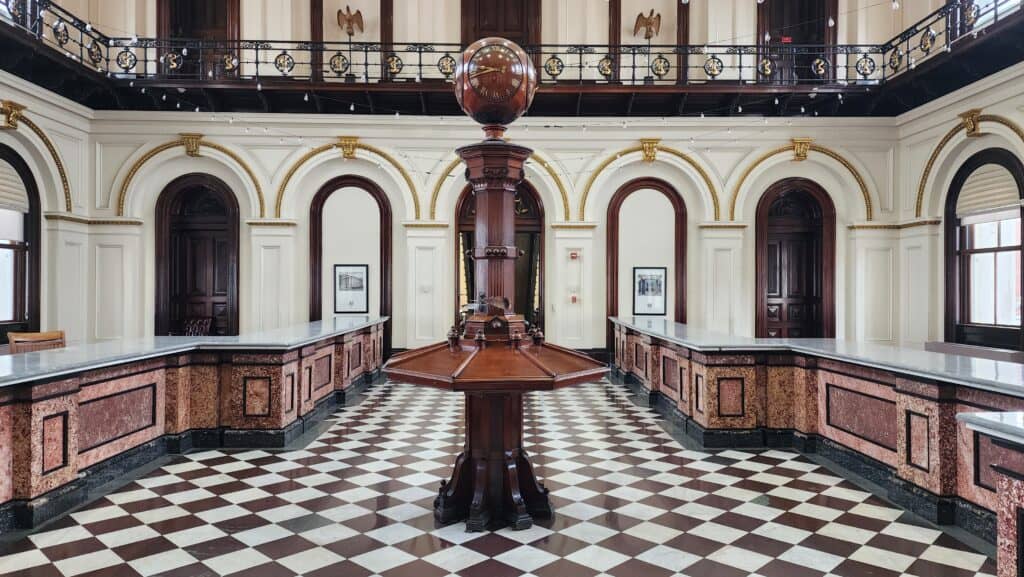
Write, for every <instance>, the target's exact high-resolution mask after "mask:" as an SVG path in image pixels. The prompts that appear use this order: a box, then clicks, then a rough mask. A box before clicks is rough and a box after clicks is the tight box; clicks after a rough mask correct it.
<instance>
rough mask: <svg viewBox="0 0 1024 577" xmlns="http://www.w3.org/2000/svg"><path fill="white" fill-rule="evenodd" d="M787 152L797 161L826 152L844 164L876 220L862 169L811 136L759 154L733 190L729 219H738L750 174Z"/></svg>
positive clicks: (868, 217)
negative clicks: (738, 210) (809, 155)
mask: <svg viewBox="0 0 1024 577" xmlns="http://www.w3.org/2000/svg"><path fill="white" fill-rule="evenodd" d="M787 152H792V153H793V160H794V161H795V162H802V161H804V160H807V156H808V153H809V152H817V153H819V154H824V155H825V156H827V157H829V158H831V159H833V160H835V161H836V162H838V163H839V164H841V165H843V168H845V169H846V170H847V171H849V173H850V175H851V176H853V179H854V180H855V181H856V182H857V187H858V188H860V194H861V197H862V198H863V199H864V218H865V219H866V220H869V221H870V220H874V218H875V210H874V205H873V204H872V202H871V193H869V192H868V185H867V183H866V182H865V181H864V177H863V176H861V174H860V171H858V170H857V168H856V167H855V166H853V164H852V163H851V162H850V161H849V160H847V159H846V158H845V157H844V156H843V155H841V154H839V153H838V152H836V151H834V150H832V149H831V148H828V147H825V146H822V145H820V144H814V142H813V141H812V140H811V139H810V138H794V139H793V140H792V141H790V143H789V144H786V145H784V146H780V147H778V148H773V149H771V150H768V151H766V152H764V153H763V154H761V156H758V157H757V159H756V160H754V162H753V163H752V164H751V165H750V166H748V167H747V168H746V169H745V170H744V171H743V174H741V175H740V178H739V180H738V181H737V182H736V186H735V187H734V188H733V190H732V197H731V198H730V200H729V220H731V221H732V220H736V201H737V200H738V199H739V196H740V190H742V189H743V183H744V182H746V180H747V178H748V177H749V176H750V174H751V173H752V172H754V169H755V168H757V167H758V166H760V165H761V164H762V163H764V162H765V161H766V160H768V159H769V158H772V157H773V156H777V155H779V154H785V153H787Z"/></svg>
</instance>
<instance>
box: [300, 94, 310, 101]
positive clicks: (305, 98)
mask: <svg viewBox="0 0 1024 577" xmlns="http://www.w3.org/2000/svg"><path fill="white" fill-rule="evenodd" d="M302 101H303V102H309V93H308V92H307V93H305V94H303V95H302Z"/></svg>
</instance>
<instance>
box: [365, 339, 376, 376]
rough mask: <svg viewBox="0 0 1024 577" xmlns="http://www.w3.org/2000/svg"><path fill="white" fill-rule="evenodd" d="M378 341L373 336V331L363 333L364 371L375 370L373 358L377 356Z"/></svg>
mask: <svg viewBox="0 0 1024 577" xmlns="http://www.w3.org/2000/svg"><path fill="white" fill-rule="evenodd" d="M376 349H377V341H376V340H375V339H374V338H373V332H372V331H366V332H365V333H363V372H364V373H369V372H370V371H372V370H373V359H374V357H376V352H375V351H376Z"/></svg>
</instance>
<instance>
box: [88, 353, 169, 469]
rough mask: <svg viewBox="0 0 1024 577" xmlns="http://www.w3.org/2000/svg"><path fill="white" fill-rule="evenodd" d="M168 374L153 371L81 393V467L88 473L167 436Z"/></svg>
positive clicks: (97, 386) (100, 385)
mask: <svg viewBox="0 0 1024 577" xmlns="http://www.w3.org/2000/svg"><path fill="white" fill-rule="evenodd" d="M164 390H165V372H164V370H163V369H156V370H150V371H148V372H145V373H138V374H134V375H130V376H126V377H121V378H117V379H114V380H111V381H106V382H104V383H100V384H97V385H93V386H89V387H85V388H83V389H82V390H81V391H80V392H79V393H78V399H77V402H78V447H79V448H78V451H79V454H78V459H77V460H78V467H79V468H80V469H85V468H87V467H90V466H92V465H94V464H95V463H98V462H100V461H103V460H105V459H108V458H110V457H112V456H114V455H117V454H119V453H122V452H124V451H127V450H128V449H131V448H132V447H136V446H138V445H141V444H142V443H145V442H148V441H151V440H153V439H155V438H157V437H159V436H160V435H163V434H164V432H165V430H166V428H165V418H166V412H165V408H164V402H165V393H164Z"/></svg>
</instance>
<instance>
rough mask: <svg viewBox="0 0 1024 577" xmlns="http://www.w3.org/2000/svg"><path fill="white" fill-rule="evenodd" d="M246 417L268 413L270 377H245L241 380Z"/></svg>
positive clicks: (261, 415) (264, 415)
mask: <svg viewBox="0 0 1024 577" xmlns="http://www.w3.org/2000/svg"><path fill="white" fill-rule="evenodd" d="M242 395H243V397H244V399H245V400H244V405H245V409H244V410H245V412H244V414H245V416H246V417H266V416H267V415H269V414H270V379H269V378H268V377H247V378H245V379H243V381H242Z"/></svg>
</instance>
